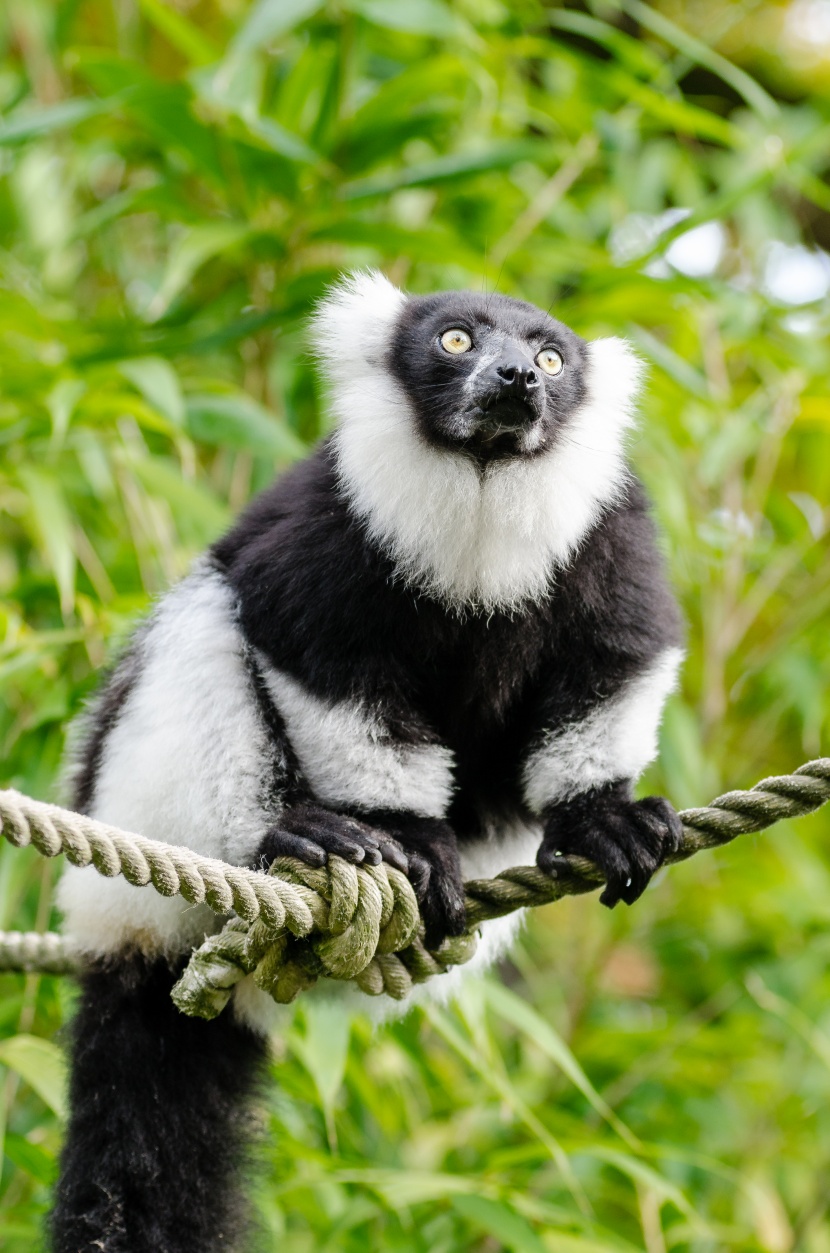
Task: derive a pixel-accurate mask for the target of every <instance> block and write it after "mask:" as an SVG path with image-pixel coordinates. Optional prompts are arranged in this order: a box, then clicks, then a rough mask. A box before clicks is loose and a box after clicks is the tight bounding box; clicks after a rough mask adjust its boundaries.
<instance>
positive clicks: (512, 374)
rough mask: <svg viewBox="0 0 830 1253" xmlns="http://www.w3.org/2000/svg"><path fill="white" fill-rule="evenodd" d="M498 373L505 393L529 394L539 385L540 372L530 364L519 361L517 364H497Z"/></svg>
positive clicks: (515, 394)
mask: <svg viewBox="0 0 830 1253" xmlns="http://www.w3.org/2000/svg"><path fill="white" fill-rule="evenodd" d="M496 374H497V375H498V378H499V380H500V382H501V390H502V392H503V393H505V392H509V393H510V394H512V395H514V396H527V395H528V393H529V392H532V391H533V390H534V388H536V387H538V386H539V372H538V370H535V369H534V367H533V366H532V365H529V364H528V365H524V364H522V363H520V362H517V363H516V364H515V365H499V366H496Z"/></svg>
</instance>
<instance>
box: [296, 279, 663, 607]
mask: <svg viewBox="0 0 830 1253" xmlns="http://www.w3.org/2000/svg"><path fill="white" fill-rule="evenodd" d="M313 333H314V339H315V349H316V352H317V355H318V358H319V360H320V363H321V366H322V369H323V373H324V376H325V379H326V383H327V388H328V396H329V403H330V408H331V410H332V415H333V417H334V419H335V421H336V424H337V429H336V430H335V433H334V436H333V441H332V453H333V455H334V460H335V469H336V472H337V476H338V479H339V482H340V487H341V490H342V492H343V494H344V496H345V497H346V498H347V499H348V501H349V504H350V506H351V508H352V510H353V512H354V513H355V514H356V515H357V516H358V517H359V518H360V519H361V520H362V521H363V522H364V524H365V525H366V528H367V531H368V533H369V535H370V536H371V537H372V538H373V539H374V540H375V541H376V542H377V543H378V544H379V545H380V546H381V547H382V548H384V549H385V551H386V552H387V553H388V554H389V555H390V556H392V558H393V559H394V562H395V566H396V569H397V572H398V574H399V576H400V577H402V578H404V579H405V580H406V581H407V582H409V583H411V584H413V585H417V586H418V587H419V588H420V589H421V590H422V591H426V592H428V593H429V594H431V595H434V596H436V597H438V598H440V599H442V600H443V601H444V602H447V603H449V604H451V605H453V606H454V607H455V608H457V609H459V610H462V611H467V610H469V609H473V608H474V609H482V610H485V611H487V612H490V611H492V610H493V609H505V610H510V611H511V612H513V611H517V610H518V609H519V608H520V607H521V606H522V605H523V604H525V603H526V602H528V601H530V600H538V599H540V598H541V597H543V596H544V595H546V594H547V592H548V591H549V589H550V587H551V586H552V583H553V581H554V580H555V573H556V569H557V567H558V566H561V565H563V564H565V563H566V562H567V561H569V560H570V558H571V557H572V555H573V553H574V551H575V550H576V548H577V547H578V546H579V544H580V543H581V541H582V539H583V538H584V537H585V535H586V534H587V533H588V531H589V530H590V529H591V527H592V526H594V525H595V524H596V523H597V521H598V520H599V519H600V518H601V516H602V514H603V512H604V511H605V510H606V509H607V508H609V507H611V506H612V505H613V504H614V503H615V502H617V501H618V500H620V499H621V497H622V496H623V495H624V494H625V491H626V485H627V483H628V478H629V474H628V470H627V467H626V462H625V452H624V447H623V439H624V435H625V432H626V430H627V428H628V427H630V426H631V425H632V424H633V404H634V399H635V396H636V393H637V389H638V381H639V376H640V368H639V362H638V361H637V359H636V357H635V356H634V354H633V353H632V352H631V350H630V348H629V347H628V345H627V344H626V343H625V342H624V341H622V340H619V339H601V340H594V341H591V342H586V341H585V340H582V339H580V338H579V336H578V335H576V334H575V333H574V332H573V331H571V330H569V329H568V327H566V326H564V325H563V324H562V323H561V322H558V321H556V319H555V318H552V317H550V316H549V315H548V314H546V313H543V312H542V311H541V310H540V309H537V308H535V306H533V305H530V304H526V303H525V302H524V301H522V300H513V299H510V298H508V297H506V296H495V295H491V296H486V295H478V294H475V293H472V292H443V293H441V294H439V295H434V296H420V297H419V296H406V295H405V294H404V293H403V292H401V291H399V290H398V289H397V288H396V287H394V286H393V285H392V284H391V283H390V282H389V281H388V279H386V278H384V277H383V275H382V274H378V273H376V272H372V273H368V274H366V273H361V274H356V275H353V276H351V277H350V278H348V279H346V280H345V281H344V282H343V283H341V284H340V285H339V286H337V287H335V288H334V289H333V290H332V291H331V292H330V293H329V295H328V296H327V297H326V299H325V300H324V301H323V302H322V304H321V305H320V307H319V309H318V312H317V315H316V318H315V321H314V332H313Z"/></svg>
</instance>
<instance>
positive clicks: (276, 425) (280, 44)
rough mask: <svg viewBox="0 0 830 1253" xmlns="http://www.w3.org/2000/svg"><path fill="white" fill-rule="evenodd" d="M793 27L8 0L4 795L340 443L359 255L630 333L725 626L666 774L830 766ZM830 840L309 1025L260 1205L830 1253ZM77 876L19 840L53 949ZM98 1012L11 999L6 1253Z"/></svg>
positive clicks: (691, 565)
mask: <svg viewBox="0 0 830 1253" xmlns="http://www.w3.org/2000/svg"><path fill="white" fill-rule="evenodd" d="M802 7H803V6H802ZM787 20H788V19H787V17H786V11H785V6H782V5H775V4H766V5H758V4H757V3H752V2H751V0H745V2H743V3H731V4H721V3H715V2H714V0H698V2H696V3H689V4H681V3H679V0H675V2H673V3H665V4H659V5H647V4H644V3H641V2H640V0H613V2H612V0H596V3H590V4H587V5H580V6H578V7H576V6H575V7H568V8H565V7H562V6H559V5H551V6H547V7H546V6H543V5H541V4H537V3H536V2H535V0H517V2H516V3H512V4H510V5H508V4H506V3H502V0H457V2H456V3H452V4H450V3H442V2H441V0H329V2H327V3H324V2H322V0H320V2H318V0H258V2H257V3H255V4H246V3H245V2H244V0H117V2H116V0H112V2H110V0H85V2H84V3H79V2H78V0H7V2H6V4H5V5H3V6H2V11H0V239H2V246H0V379H2V387H0V446H1V448H2V452H0V615H2V631H0V639H2V643H0V689H1V690H2V698H0V744H2V753H0V760H1V761H2V770H1V773H2V781H3V783H4V784H11V785H14V786H19V787H21V788H23V789H25V790H27V791H29V792H30V793H32V794H34V795H38V796H46V797H49V796H54V795H57V792H56V788H57V784H56V778H57V772H58V767H59V762H60V758H61V753H62V749H63V742H64V732H65V727H66V724H67V721H68V720H69V719H70V718H71V717H72V715H73V714H74V713H76V712H77V710H78V709H79V707H80V705H81V703H82V701H83V699H84V697H85V695H86V694H87V693H88V692H89V691H90V689H91V687H92V685H93V683H94V681H95V673H96V671H97V670H98V669H99V668H100V666H102V665H103V664H104V663H105V662H106V660H107V658H108V657H110V656H111V655H112V653H113V651H114V650H115V649H116V648H117V645H118V641H119V640H120V639H122V638H123V635H124V633H125V631H126V630H127V629H128V627H129V625H130V623H131V622H133V621H134V620H135V616H136V614H138V613H139V612H141V611H142V610H144V609H145V607H146V605H147V603H148V600H149V598H150V597H151V596H153V595H154V594H156V593H157V592H158V591H160V590H161V589H163V588H164V587H165V586H167V585H168V584H169V582H170V581H171V580H173V579H174V578H176V577H177V576H179V575H180V574H181V573H182V572H183V571H184V569H185V568H186V566H187V564H188V562H189V560H190V559H191V558H192V556H193V555H194V553H196V552H197V551H198V550H199V549H200V548H201V547H203V546H204V545H205V544H206V543H207V542H208V541H210V540H211V539H212V538H213V537H214V536H216V535H217V534H218V533H219V532H220V531H221V530H222V528H223V527H224V526H225V525H226V524H227V522H228V520H229V518H231V517H232V515H233V514H234V512H235V511H237V510H238V509H239V508H240V507H241V505H242V504H243V503H244V502H245V501H246V500H247V499H248V498H249V496H250V495H251V493H252V492H254V491H255V490H257V489H258V488H259V487H261V486H263V485H264V484H265V483H266V482H267V481H268V480H269V479H270V477H271V476H272V475H273V473H274V472H275V470H279V469H280V468H281V467H283V466H285V465H286V464H288V463H289V462H290V461H291V460H292V459H293V458H295V457H296V456H298V455H301V453H302V451H303V449H304V448H305V447H306V446H308V445H309V444H311V443H312V442H313V441H314V440H315V439H316V438H317V437H318V436H319V435H320V433H321V432H322V430H323V429H324V428H325V416H324V414H323V413H322V411H321V408H320V406H319V403H318V393H317V385H316V383H315V380H314V376H313V372H312V369H311V365H310V359H309V356H308V355H307V347H308V346H307V344H306V341H305V340H304V338H303V332H302V327H303V319H304V317H305V315H306V314H307V312H308V310H309V308H310V306H311V304H312V302H313V301H314V299H316V298H317V297H318V296H319V295H320V293H321V292H322V291H323V289H324V287H325V285H326V284H327V283H328V282H330V281H331V280H332V279H333V278H334V277H335V275H337V274H338V273H339V272H340V271H341V270H342V269H344V268H347V267H351V266H360V265H380V266H382V267H383V268H384V269H385V270H386V271H387V273H389V275H390V276H391V277H392V278H393V279H394V280H395V281H397V282H400V283H403V284H406V285H408V286H410V287H411V288H412V289H413V290H416V291H428V290H431V289H435V288H439V287H448V286H472V287H477V288H481V287H482V286H483V287H486V288H487V289H488V290H490V289H492V288H494V287H498V288H499V289H500V290H503V291H506V292H509V293H514V294H520V295H522V296H525V297H527V298H528V299H530V300H533V301H535V302H537V303H539V304H541V305H542V306H543V307H545V308H547V307H548V306H549V305H551V306H552V307H553V308H554V309H555V311H556V313H557V314H558V315H559V316H561V317H562V318H563V319H564V320H566V321H568V322H570V323H571V324H572V325H574V326H575V327H576V329H577V330H579V331H580V332H582V333H583V334H585V335H589V336H591V335H598V334H608V333H623V334H626V335H628V336H629V337H630V338H631V339H632V340H633V341H634V342H635V344H636V345H637V347H638V349H639V351H640V352H641V353H642V355H643V356H644V357H645V358H646V359H647V361H648V362H649V363H650V365H651V371H650V381H649V385H648V389H647V394H646V396H645V399H644V405H643V409H644V420H643V424H642V430H641V433H640V435H639V436H638V438H637V440H636V442H635V445H634V448H633V454H634V459H635V461H636V463H637V466H638V468H639V470H640V471H641V473H642V474H643V476H644V478H645V479H646V481H647V483H648V486H649V488H650V490H651V492H652V494H653V497H654V500H655V503H656V510H657V513H658V515H659V518H660V521H661V523H662V526H663V528H664V532H665V535H666V552H667V557H668V560H669V562H670V565H671V569H672V574H673V577H674V580H675V584H676V586H677V588H678V591H679V593H680V595H681V597H682V600H683V603H684V606H685V610H686V613H687V617H688V621H689V661H688V665H687V669H686V676H685V680H684V690H683V693H682V694H681V695H678V696H677V697H676V698H674V700H673V702H672V705H671V708H670V710H669V713H668V716H667V719H666V725H665V728H664V737H663V753H662V758H661V766H660V767H659V769H656V770H655V771H654V772H653V775H652V778H651V780H650V782H651V784H652V785H653V786H655V787H659V788H661V789H663V790H665V791H666V792H667V794H668V795H670V796H671V797H672V798H673V799H674V800H675V801H676V802H677V803H678V804H679V805H686V804H694V803H696V802H699V801H701V802H702V801H705V800H707V799H709V798H710V797H711V796H712V795H714V794H715V792H716V791H717V790H718V789H720V788H721V787H722V786H728V785H736V786H737V785H744V784H748V783H751V782H754V781H755V780H756V779H757V778H758V777H760V776H761V775H762V774H763V773H765V772H766V773H769V772H771V771H774V770H786V769H788V768H790V767H792V766H795V765H796V764H798V763H799V762H800V761H801V760H803V759H805V758H806V757H808V756H813V755H816V754H817V753H819V752H820V751H821V748H822V745H825V746H826V741H827V730H828V716H829V715H830V702H829V701H828V697H827V692H828V688H829V687H830V651H828V644H827V638H828V631H827V618H828V611H830V563H828V560H827V558H828V539H827V534H828V529H827V528H828V521H830V517H829V516H828V507H827V503H826V502H827V501H828V499H830V401H828V399H827V396H828V389H827V383H828V373H829V372H830V364H828V356H827V352H826V336H827V331H828V322H830V318H829V317H828V303H827V298H826V295H825V297H824V298H823V299H818V298H816V299H815V300H813V301H812V302H811V303H810V302H808V303H805V304H804V305H803V306H800V307H798V308H797V309H794V308H792V307H790V306H788V305H787V304H786V303H785V302H784V301H783V300H782V299H781V298H780V297H779V296H776V294H775V293H776V290H779V289H776V287H775V284H773V285H772V287H771V288H769V286H765V281H764V276H765V275H766V276H767V279H769V274H770V270H769V266H770V263H771V262H770V259H771V257H773V254H774V241H778V243H777V247H778V248H779V251H780V249H781V247H782V246H793V245H796V244H798V243H799V242H803V243H806V244H807V245H808V246H809V247H810V248H813V247H814V245H815V243H816V242H819V243H824V244H825V246H827V245H828V243H830V220H828V211H829V210H830V190H828V185H827V182H826V179H825V175H826V172H827V169H828V164H830V128H828V120H829V119H828V112H830V110H829V109H828V94H827V86H826V83H827V75H826V62H824V63H823V64H824V67H825V68H824V71H822V70H821V65H820V64H819V62H818V61H816V59H815V56H814V55H812V54H811V55H812V60H809V63H808V61H806V60H805V62H804V64H803V65H801V64H800V63H799V62H798V60H797V59H795V54H796V52H797V51H798V47H797V46H796V44H795V43H793V42H792V40H791V41H790V43H788V42H787V40H788V38H789V36H787V33H786V32H787V30H788V29H789V27H787V26H786V21H787ZM822 74H823V75H824V77H822ZM668 210H683V211H685V212H686V213H687V216H685V217H681V216H679V215H678V214H673V215H672V214H669V215H667V216H663V215H664V214H666V213H667V211H668ZM692 227H701V228H705V229H706V230H708V232H709V233H708V235H707V234H706V233H705V232H704V233H703V234H699V235H697V236H695V237H692V238H690V236H689V235H688V234H687V232H688V231H689V230H690V228H692ZM713 232H714V234H713ZM675 241H678V242H675ZM707 241H708V243H707ZM713 241H714V243H715V245H716V246H722V256H721V258H720V261H719V262H718V264H717V265H716V266H714V267H712V268H711V270H709V269H706V267H704V269H706V272H705V273H703V274H702V275H700V274H699V276H698V277H694V274H695V273H699V270H700V265H699V264H698V261H699V257H700V256H701V255H702V254H703V253H705V251H706V247H708V246H710V245H711V244H712V242H713ZM771 248H773V252H771ZM678 250H679V251H678ZM684 257H685V260H683V258H684ZM696 259H697V261H696ZM673 261H674V262H676V263H677V264H673V263H672V262H673ZM681 261H682V262H683V263H682V264H681ZM819 294H820V293H819ZM827 821H828V820H827V818H826V817H825V818H821V817H819V818H816V819H811V820H809V821H805V822H803V823H800V824H798V825H796V826H792V827H790V828H782V829H780V830H776V831H775V832H774V833H773V834H771V835H769V836H763V837H761V838H759V839H758V840H757V841H754V842H750V841H748V840H747V841H744V842H743V843H742V844H740V845H739V846H738V847H733V848H731V849H729V850H726V851H724V852H723V853H720V854H707V855H704V856H701V857H699V858H697V859H696V860H695V861H694V862H693V863H690V864H689V865H686V866H683V867H679V868H676V869H675V870H673V871H672V872H671V873H670V874H668V875H666V876H664V877H663V879H662V881H661V882H660V883H659V885H657V886H656V887H655V889H654V890H653V891H651V892H650V893H649V894H648V895H647V897H646V899H645V900H644V901H642V902H641V903H640V904H639V905H638V906H637V907H636V908H635V909H634V910H632V911H630V912H625V913H623V912H621V911H619V910H618V911H616V912H615V913H614V914H613V915H607V914H606V913H605V912H604V911H602V910H600V909H599V908H598V907H597V906H596V903H595V902H594V901H585V900H582V901H568V902H564V903H562V904H559V905H557V906H556V907H554V908H551V909H549V910H546V911H544V912H542V913H540V915H539V916H538V917H536V918H534V919H533V921H532V924H531V927H530V929H529V932H528V936H527V939H526V941H525V943H523V945H522V946H520V948H519V949H518V950H517V952H516V954H515V957H514V959H513V961H512V962H511V963H510V964H508V965H507V966H506V967H505V970H504V971H503V975H504V979H505V981H506V983H507V985H508V987H509V989H510V990H509V991H506V990H504V989H503V988H500V987H499V986H498V985H497V984H495V983H493V982H491V983H488V984H485V985H484V986H483V987H482V986H478V987H471V988H469V989H468V991H467V992H466V993H465V996H464V998H463V1000H462V1002H461V1004H460V1005H459V1006H458V1007H457V1008H453V1009H447V1010H440V1011H439V1010H437V1009H433V1010H429V1011H426V1012H423V1013H415V1014H413V1015H411V1016H410V1017H409V1018H408V1019H407V1020H406V1021H405V1022H403V1023H400V1024H397V1025H395V1026H393V1027H389V1028H385V1029H382V1030H379V1031H376V1032H373V1031H372V1030H371V1029H370V1027H369V1026H368V1024H367V1021H365V1020H364V1019H362V1018H358V1019H356V1021H355V1022H354V1024H353V1027H352V1031H351V1043H349V1036H348V1030H347V1027H346V1026H345V1025H342V1024H341V1026H340V1027H338V1028H335V1027H333V1026H332V1024H331V1022H330V1020H329V1019H327V1017H326V1015H325V1013H324V1012H320V1011H316V1010H315V1011H314V1012H312V1011H311V1010H310V1009H308V1008H306V1007H304V1006H300V1007H299V1009H298V1012H297V1015H296V1019H295V1021H294V1024H293V1026H292V1027H291V1029H290V1030H289V1031H288V1032H287V1034H286V1036H285V1039H284V1040H283V1042H282V1044H281V1045H280V1046H279V1047H280V1048H281V1049H282V1052H281V1054H280V1056H279V1059H278V1060H277V1062H276V1063H275V1084H274V1088H273V1092H272V1093H271V1094H270V1096H269V1098H268V1127H269V1132H270V1135H269V1138H268V1142H267V1144H266V1146H265V1147H264V1148H263V1152H262V1165H261V1171H260V1176H259V1178H258V1180H257V1182H256V1185H255V1187H256V1195H257V1201H258V1205H259V1209H260V1212H261V1215H262V1221H263V1224H264V1227H265V1229H266V1230H267V1231H268V1232H270V1233H271V1244H272V1245H273V1246H277V1245H278V1247H279V1248H280V1249H284V1250H286V1253H300V1251H303V1253H305V1251H306V1250H311V1249H315V1250H335V1249H337V1250H364V1249H367V1248H377V1249H384V1250H397V1249H400V1250H424V1251H426V1250H429V1251H430V1253H438V1251H441V1250H447V1251H450V1250H458V1249H472V1250H480V1251H481V1253H485V1251H486V1250H493V1249H510V1250H519V1249H521V1250H533V1251H535V1250H539V1249H547V1250H549V1251H550V1253H571V1251H573V1253H588V1251H589V1250H602V1251H603V1253H606V1251H610V1250H633V1249H643V1248H645V1249H646V1250H647V1253H662V1251H663V1250H665V1249H669V1248H671V1249H679V1250H694V1251H695V1253H698V1251H702V1250H707V1251H708V1250H716V1249H721V1248H735V1249H740V1250H754V1249H758V1250H770V1251H771V1253H779V1251H785V1250H790V1249H798V1250H803V1251H805V1253H826V1250H828V1249H830V1236H828V1234H827V1232H828V1218H827V1208H828V1198H830V1188H828V1179H830V1116H829V1115H828V1110H830V1035H828V1032H830V1021H828V1017H827V1009H826V1006H827V1001H828V991H830V986H829V985H828V975H827V965H828V961H827V959H828V955H830V938H828V930H827V923H828V918H829V917H830V907H829V906H828V903H827V902H828V900H830V892H829V891H828V889H829V888H830V870H829V868H828V862H827V857H826V854H825V853H824V843H826V838H827V834H828V825H827ZM823 839H824V842H823ZM54 877H55V876H54V870H53V867H51V866H48V865H46V866H43V865H41V864H40V863H39V862H38V861H37V859H36V858H35V857H33V856H29V855H27V854H25V853H20V852H13V851H12V850H10V849H8V848H3V849H0V926H3V927H9V928H11V927H29V926H33V925H38V926H45V925H48V923H49V920H50V902H51V891H52V885H53V881H54ZM69 1000H70V991H69V987H68V985H67V983H65V982H61V981H57V980H49V979H43V980H38V979H35V978H28V979H26V980H23V979H21V978H19V977H16V976H4V977H3V978H2V981H1V982H0V1035H2V1036H5V1037H10V1038H8V1039H7V1040H6V1042H5V1043H3V1044H2V1045H0V1068H4V1075H3V1076H2V1077H0V1102H2V1117H1V1118H0V1121H2V1122H3V1123H4V1124H5V1128H6V1131H5V1141H4V1147H5V1160H4V1162H3V1175H2V1182H0V1231H1V1232H2V1244H3V1247H4V1249H7V1250H8V1251H9V1253H23V1251H24V1250H25V1251H26V1253H28V1251H30V1250H32V1249H35V1248H37V1247H40V1239H41V1238H40V1234H39V1232H40V1225H41V1222H42V1215H43V1213H44V1212H45V1208H46V1205H47V1198H48V1188H49V1185H50V1183H51V1181H52V1179H53V1176H54V1170H55V1160H56V1153H57V1151H58V1145H59V1138H60V1125H59V1122H58V1119H57V1115H59V1113H60V1109H61V1088H60V1081H59V1080H60V1069H59V1065H58V1063H57V1062H56V1059H55V1049H54V1048H53V1047H52V1046H51V1045H49V1044H47V1043H46V1041H48V1040H51V1039H52V1037H53V1036H54V1033H55V1031H56V1030H57V1028H58V1027H59V1026H60V1024H61V1023H62V1022H63V1021H64V1020H65V1018H66V1016H67V1013H68V1009H69ZM33 1037H38V1042H34V1041H33ZM36 1050H39V1051H36ZM341 1079H342V1082H341ZM266 1243H267V1241H266Z"/></svg>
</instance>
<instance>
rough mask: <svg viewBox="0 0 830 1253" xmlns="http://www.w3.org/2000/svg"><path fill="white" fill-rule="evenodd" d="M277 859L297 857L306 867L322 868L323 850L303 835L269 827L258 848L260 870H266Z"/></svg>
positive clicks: (324, 862)
mask: <svg viewBox="0 0 830 1253" xmlns="http://www.w3.org/2000/svg"><path fill="white" fill-rule="evenodd" d="M278 857H297V858H298V859H299V860H300V861H303V862H305V864H306V865H307V866H324V865H325V864H326V853H325V850H324V849H322V848H321V847H320V845H319V844H316V843H315V842H314V841H313V840H307V839H306V838H305V836H303V835H295V834H294V832H293V831H283V830H282V829H281V828H280V827H271V829H270V830H269V831H267V832H266V834H265V837H264V839H263V841H262V843H261V844H260V846H259V853H258V861H259V866H260V868H261V869H262V870H268V869H269V867H270V866H271V863H272V862H273V861H275V860H276V859H277V858H278Z"/></svg>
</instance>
